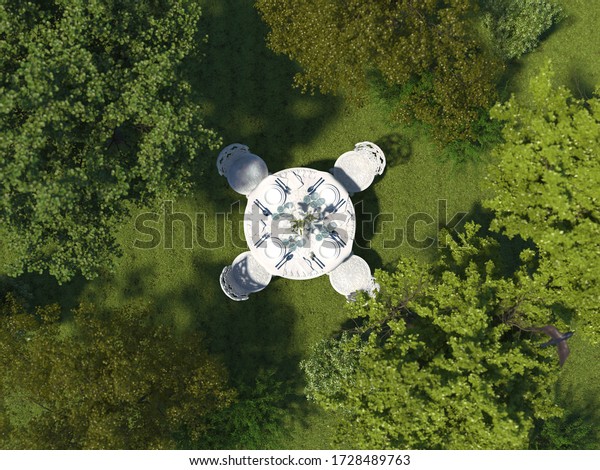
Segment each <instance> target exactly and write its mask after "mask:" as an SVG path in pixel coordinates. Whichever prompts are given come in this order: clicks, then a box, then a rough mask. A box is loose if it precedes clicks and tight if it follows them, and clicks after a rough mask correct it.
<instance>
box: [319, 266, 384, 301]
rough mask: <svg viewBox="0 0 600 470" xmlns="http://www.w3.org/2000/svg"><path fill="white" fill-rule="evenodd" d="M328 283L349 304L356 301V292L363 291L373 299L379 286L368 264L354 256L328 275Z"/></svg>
mask: <svg viewBox="0 0 600 470" xmlns="http://www.w3.org/2000/svg"><path fill="white" fill-rule="evenodd" d="M329 282H331V287H333V289H334V290H335V291H336V292H338V293H340V294H342V295H345V296H346V299H347V300H348V301H349V302H354V301H355V300H356V293H357V292H358V291H365V292H366V293H367V294H369V295H370V296H371V297H373V296H374V295H375V292H376V291H377V290H379V284H377V283H376V282H375V278H374V277H373V275H372V274H371V268H370V267H369V265H368V263H367V262H366V261H365V260H364V259H362V258H361V257H360V256H356V255H354V254H352V255H350V256H349V257H348V258H347V259H346V260H345V261H343V262H342V264H340V265H339V266H338V267H337V268H335V269H334V270H333V271H331V272H330V273H329Z"/></svg>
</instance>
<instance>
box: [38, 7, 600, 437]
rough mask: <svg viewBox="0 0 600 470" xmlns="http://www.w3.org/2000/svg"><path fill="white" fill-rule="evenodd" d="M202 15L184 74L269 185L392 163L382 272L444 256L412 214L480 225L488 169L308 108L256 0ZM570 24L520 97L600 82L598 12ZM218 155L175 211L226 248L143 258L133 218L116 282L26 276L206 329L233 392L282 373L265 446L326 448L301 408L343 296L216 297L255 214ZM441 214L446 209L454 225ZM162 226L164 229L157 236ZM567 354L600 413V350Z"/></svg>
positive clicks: (311, 284)
mask: <svg viewBox="0 0 600 470" xmlns="http://www.w3.org/2000/svg"><path fill="white" fill-rule="evenodd" d="M202 3H203V4H205V5H206V6H205V8H204V18H203V24H204V25H205V27H206V32H207V33H208V35H209V42H208V44H207V45H206V46H205V53H206V57H205V58H204V59H203V60H202V61H201V62H199V61H194V60H190V62H189V64H188V67H187V73H188V75H189V77H190V79H191V80H192V83H193V85H194V89H195V90H197V92H198V101H199V102H202V103H203V104H205V108H206V113H207V116H208V117H207V122H206V124H207V126H208V127H211V128H214V129H216V130H217V131H218V132H219V133H220V134H221V135H222V136H223V138H224V145H226V144H229V143H233V142H241V143H245V144H247V145H248V146H249V147H250V149H251V150H252V151H253V152H255V153H256V154H258V155H260V156H261V157H263V158H264V160H265V161H266V162H267V164H268V166H269V169H270V171H272V172H275V171H278V170H280V169H284V168H287V167H292V166H309V167H313V168H317V169H321V170H327V169H329V168H330V167H331V166H332V165H333V162H334V161H335V159H336V158H337V157H338V156H339V155H340V154H342V153H343V152H345V151H347V150H350V149H352V148H353V146H354V144H355V143H356V142H359V141H363V140H369V141H373V142H376V143H378V144H380V145H381V147H382V148H383V150H384V151H385V152H386V156H387V158H388V167H387V169H386V172H385V173H384V175H383V176H382V177H381V178H379V179H377V180H376V182H375V184H374V185H373V186H372V187H371V188H369V189H368V190H367V191H365V192H363V193H360V194H358V195H356V196H355V198H353V200H354V203H355V204H359V205H360V206H359V207H360V209H357V210H359V213H360V217H359V219H360V220H362V222H363V223H362V227H359V230H361V231H362V239H359V243H358V244H357V246H356V248H355V250H354V252H355V253H356V254H358V255H360V256H363V257H364V258H365V259H367V261H368V262H369V264H370V265H371V266H372V267H373V268H382V267H389V266H391V265H393V264H394V262H395V261H396V260H397V259H398V258H399V257H401V256H417V257H419V258H420V259H423V260H425V259H427V258H428V257H430V256H432V255H433V254H434V253H435V246H434V247H431V248H428V249H417V248H412V247H411V246H409V244H408V243H407V242H406V240H405V239H403V238H402V236H400V235H399V234H400V229H403V230H404V233H406V221H407V219H408V217H409V215H410V214H413V213H416V212H425V213H428V214H430V215H431V216H432V217H433V218H434V220H435V221H436V223H433V224H430V225H425V224H420V225H418V226H417V231H416V238H417V239H424V238H425V237H428V236H429V237H434V238H435V237H436V234H437V226H438V223H443V221H444V217H445V218H446V220H448V221H449V220H450V219H451V218H452V216H453V214H454V213H456V212H459V211H463V212H468V213H470V214H471V216H473V214H475V213H476V212H477V210H478V201H480V200H481V198H482V197H483V196H484V194H482V190H481V188H480V181H481V179H482V177H483V175H484V174H485V163H484V162H485V159H482V161H481V162H474V163H462V164H454V163H451V162H445V161H443V160H442V159H441V158H440V155H439V152H438V150H437V149H436V147H435V146H434V145H433V144H432V143H431V142H430V141H429V139H428V138H427V136H426V135H423V134H421V133H419V132H416V131H414V130H410V129H405V128H402V127H400V126H398V125H397V124H395V123H393V122H390V120H389V117H388V112H387V110H386V106H385V105H384V104H383V103H381V102H378V101H377V99H373V100H372V101H371V102H369V103H367V104H366V105H365V106H363V107H361V108H351V107H348V106H346V105H345V104H344V102H343V100H341V99H339V98H334V97H333V98H332V97H323V96H320V95H315V96H310V95H302V94H301V93H300V92H298V91H297V90H294V89H292V88H291V82H292V79H293V75H294V73H295V72H296V71H297V70H296V69H295V67H294V65H293V64H292V63H291V62H290V61H289V60H288V59H286V58H285V57H281V56H275V55H274V54H273V53H271V52H270V51H269V50H268V49H267V48H266V46H265V36H266V32H267V29H266V27H265V26H264V25H263V24H262V23H261V21H260V19H259V17H258V14H257V12H256V11H255V10H254V9H253V7H252V3H253V2H252V1H250V0H235V1H234V0H214V1H213V0H206V1H204V2H202ZM568 11H569V14H570V16H569V19H568V20H566V21H565V22H564V24H563V25H560V26H559V27H558V28H556V30H555V31H554V32H553V33H552V34H551V35H550V36H549V37H548V38H547V39H546V41H545V42H544V43H543V44H542V46H541V47H540V48H539V49H538V50H536V51H535V52H533V53H532V54H530V55H528V56H527V57H526V58H525V59H524V60H523V61H522V63H520V64H519V66H518V67H517V70H516V74H515V76H514V80H511V81H510V82H509V84H508V86H509V87H510V88H511V89H514V90H516V91H517V92H518V90H519V89H520V88H521V86H522V83H523V82H524V80H526V79H527V78H528V77H529V76H531V74H532V73H533V72H534V71H535V70H536V69H537V68H539V66H540V65H541V64H543V63H544V61H545V60H546V59H548V58H551V59H552V60H553V61H554V63H555V64H556V66H557V80H558V81H560V82H561V83H565V84H568V85H570V86H573V85H574V84H575V83H579V86H580V87H584V88H585V89H586V90H587V89H588V88H589V86H590V84H595V83H600V60H599V59H600V58H599V57H598V54H599V51H598V49H597V47H596V46H597V44H599V43H600V37H598V36H599V35H600V33H599V30H600V28H598V25H599V24H600V3H597V2H584V1H583V0H573V1H571V2H570V6H569V7H568ZM574 74H575V75H574ZM572 77H578V78H577V80H578V81H576V82H574V81H573V79H572ZM216 156H217V152H215V153H214V154H213V155H206V156H205V162H204V163H203V165H202V166H203V172H202V174H199V175H198V179H197V181H198V187H197V189H196V190H195V192H194V194H192V195H190V196H189V197H187V198H184V199H181V200H177V201H174V204H173V208H174V210H175V211H178V212H185V213H186V214H188V215H189V216H190V217H191V218H192V220H194V219H195V217H196V215H197V214H204V215H205V218H206V224H205V226H204V227H201V228H199V229H198V230H197V232H196V233H195V234H194V235H195V236H196V237H202V238H203V239H205V240H208V241H211V240H212V241H215V240H216V241H217V242H216V243H215V245H216V247H215V248H212V249H207V248H204V249H203V248H200V247H199V246H198V245H197V244H196V245H195V246H194V248H193V249H187V248H185V247H184V233H183V232H184V226H183V224H182V223H177V224H176V225H175V236H174V244H173V248H172V249H169V248H165V247H164V244H161V246H159V247H157V248H155V249H151V250H140V249H135V248H133V242H134V240H135V238H136V236H138V235H136V232H135V228H134V218H132V220H130V221H128V222H127V223H126V224H125V225H124V226H123V228H122V230H121V232H120V233H119V240H120V242H121V243H122V245H123V249H124V256H123V257H122V258H121V259H120V260H119V264H118V267H117V271H116V273H115V274H114V275H110V276H109V275H107V276H103V277H101V278H99V279H97V280H95V281H92V282H83V281H80V280H77V281H73V282H71V283H69V284H67V285H63V286H57V285H56V284H55V283H53V282H52V281H51V280H49V279H47V278H46V277H40V276H27V278H29V280H30V282H31V285H32V286H33V287H32V292H33V293H34V296H35V300H36V301H37V302H38V303H49V302H52V301H59V302H61V304H62V305H63V306H65V308H67V309H68V308H69V307H72V306H74V305H76V304H77V303H78V302H79V301H82V300H89V301H92V302H94V303H96V304H97V305H99V306H101V307H105V308H110V307H112V306H118V305H122V304H123V303H127V302H148V303H150V304H152V305H154V306H155V309H156V312H157V319H159V320H160V321H165V322H169V323H172V324H173V325H174V326H175V327H176V328H178V329H187V328H200V329H202V330H203V331H205V332H206V334H207V336H208V339H209V343H210V346H211V349H212V351H213V352H214V353H216V354H219V355H220V356H221V357H222V358H223V360H224V361H225V363H226V364H227V366H228V368H229V370H230V374H231V377H232V379H233V381H234V383H246V384H252V383H253V381H254V379H255V378H256V376H257V374H258V372H259V370H273V371H275V373H276V375H277V377H278V378H279V379H280V380H282V381H283V382H285V383H287V384H288V385H289V386H290V389H291V390H292V391H293V393H292V394H290V396H289V400H288V404H287V409H288V410H289V413H288V418H287V419H286V423H285V428H286V435H285V437H284V438H280V439H279V440H272V441H265V442H266V444H265V445H271V446H276V447H282V448H291V449H294V448H328V447H329V446H330V445H331V436H332V434H333V433H332V428H333V427H334V425H335V420H336V419H337V418H336V417H335V416H330V415H328V414H327V413H324V412H322V411H320V410H318V409H316V408H315V407H312V406H311V405H310V404H308V403H307V402H306V400H305V399H304V398H303V396H302V387H303V384H302V375H301V373H300V371H299V369H298V363H299V361H300V360H301V359H302V358H303V357H304V356H305V354H306V353H307V351H308V349H309V348H310V347H311V346H312V345H313V344H314V343H315V342H316V341H318V340H319V339H321V338H325V337H327V336H330V335H331V333H332V332H334V331H336V330H338V329H339V328H340V327H341V326H342V325H343V323H344V322H345V321H347V320H348V316H347V313H346V311H345V308H344V306H345V299H344V298H343V297H342V296H340V295H338V294H336V293H335V292H334V291H333V290H332V288H331V286H330V285H329V281H328V278H327V277H320V278H317V279H314V280H310V281H300V282H299V281H290V280H286V279H281V278H274V279H273V281H272V282H271V285H269V286H268V288H267V289H265V290H264V291H262V292H260V293H258V294H255V295H253V296H252V297H251V298H250V300H249V301H246V302H232V301H229V300H228V299H227V298H226V297H225V296H224V295H223V293H222V292H221V289H220V286H219V274H220V272H221V270H222V268H223V266H225V265H226V264H229V263H230V262H231V261H232V260H233V258H234V257H235V256H236V255H237V254H238V253H241V252H242V251H246V249H247V248H245V247H244V243H243V236H242V237H241V239H240V234H242V232H241V228H240V222H241V220H242V213H243V208H244V206H245V202H246V201H245V198H243V199H242V198H240V196H239V195H238V194H236V193H235V192H233V191H232V190H231V189H229V187H228V185H227V182H226V180H225V179H224V178H220V177H219V176H218V173H217V171H216V167H215V161H216ZM440 201H445V202H442V203H440ZM440 204H443V205H442V206H440ZM440 207H445V216H444V215H443V214H442V213H441V211H440ZM226 213H229V214H230V217H229V218H227V216H226V215H225V214H226ZM380 213H386V214H393V220H392V221H390V222H385V223H382V219H381V218H380V219H378V220H373V217H374V216H375V215H377V214H380ZM215 214H222V215H218V216H216V215H215ZM163 220H164V218H163V217H162V216H161V220H160V222H159V224H158V227H159V228H160V227H161V224H162V221H163ZM219 240H222V243H219V242H218V241H219ZM394 240H395V242H394ZM570 341H571V343H572V345H573V357H572V358H571V359H570V360H569V361H568V362H567V364H566V366H565V368H564V370H563V372H562V373H561V374H562V375H561V379H560V387H559V388H560V394H561V395H560V397H562V398H561V399H564V398H565V397H566V394H567V393H571V392H568V391H569V390H571V391H574V392H573V393H574V395H573V397H574V398H573V399H574V403H576V405H577V406H580V405H581V406H584V405H586V404H588V403H591V402H592V401H594V400H595V401H594V403H596V404H597V398H595V397H597V396H600V385H599V384H600V380H599V377H598V373H599V372H598V370H597V367H595V365H596V364H598V363H599V362H598V360H599V359H600V357H599V354H598V349H597V348H595V347H592V346H591V345H588V344H587V343H586V342H585V338H579V337H578V336H577V335H575V336H574V338H573V339H572V340H570ZM581 384H585V387H584V386H582V385H581ZM567 405H569V404H567ZM594 419H596V420H598V419H600V417H598V416H597V415H595V416H594ZM597 422H598V421H597Z"/></svg>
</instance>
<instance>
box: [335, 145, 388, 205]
mask: <svg viewBox="0 0 600 470" xmlns="http://www.w3.org/2000/svg"><path fill="white" fill-rule="evenodd" d="M385 163H386V162H385V155H384V154H383V151H382V150H381V149H380V148H379V147H378V146H377V145H375V144H374V143H373V142H359V143H357V144H356V145H355V146H354V150H351V151H350V152H346V153H344V154H342V155H340V157H339V158H338V159H337V161H336V162H335V165H334V167H333V168H332V169H331V170H330V171H331V173H332V174H333V176H334V177H335V179H337V180H338V181H339V182H340V183H342V185H343V186H344V188H346V190H347V191H348V193H350V195H352V194H354V193H357V192H360V191H363V190H365V189H367V188H368V187H369V186H371V184H372V183H373V180H374V179H375V175H381V174H383V170H384V169H385Z"/></svg>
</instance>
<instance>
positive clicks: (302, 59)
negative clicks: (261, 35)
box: [256, 0, 502, 143]
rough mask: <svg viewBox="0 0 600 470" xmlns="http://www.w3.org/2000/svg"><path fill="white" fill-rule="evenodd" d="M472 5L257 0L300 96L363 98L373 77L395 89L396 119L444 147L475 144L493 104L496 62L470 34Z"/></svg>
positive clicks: (461, 0) (468, 0) (467, 0)
mask: <svg viewBox="0 0 600 470" xmlns="http://www.w3.org/2000/svg"><path fill="white" fill-rule="evenodd" d="M476 3H477V2H476V1H474V0H452V1H449V0H444V1H438V0H424V1H419V2H415V1H413V0H398V1H395V2H365V1H363V0H325V1H321V0H319V1H317V0H300V1H295V2H282V1H281V0H257V2H256V6H257V8H258V9H259V11H260V13H261V14H262V17H263V19H264V20H265V22H266V23H267V24H268V25H269V26H270V28H271V29H270V32H269V35H268V44H269V47H271V48H272V49H273V50H274V51H275V52H278V53H283V54H286V55H288V56H289V57H290V58H291V59H292V60H295V61H297V62H298V63H299V64H300V66H301V68H302V72H301V73H299V74H298V75H297V76H296V78H295V82H296V84H297V85H298V86H300V87H302V88H303V89H304V90H308V89H311V90H312V89H315V88H318V89H320V90H321V91H322V92H324V93H331V92H341V93H345V94H347V95H352V94H354V95H356V94H359V95H360V94H364V91H365V90H366V88H367V85H368V77H369V75H370V74H373V73H375V74H376V75H379V76H381V77H382V78H383V80H384V81H385V82H386V83H387V84H388V86H390V87H393V86H398V87H401V93H400V94H399V95H398V97H397V102H398V104H399V105H400V110H401V111H400V114H399V115H400V117H402V118H403V119H405V120H411V119H413V118H416V119H418V120H420V121H422V122H424V123H426V124H428V125H430V126H432V128H433V131H434V135H435V136H436V138H437V139H438V140H439V141H441V142H443V143H447V142H451V141H457V140H470V141H475V140H476V139H477V137H478V136H477V133H478V131H479V128H480V127H481V120H482V118H485V117H486V111H487V109H488V108H489V107H490V106H491V104H492V103H493V102H494V100H495V96H496V91H495V83H496V81H497V79H498V77H499V74H500V72H501V70H502V64H501V62H500V61H499V60H497V59H495V58H494V57H492V56H490V55H489V54H487V53H486V52H485V50H484V49H483V47H482V46H481V44H482V43H481V41H479V38H478V36H477V35H476V33H475V32H474V31H475V28H474V27H473V24H472V23H473V21H472V19H473V17H474V15H475V13H476V6H477V5H476Z"/></svg>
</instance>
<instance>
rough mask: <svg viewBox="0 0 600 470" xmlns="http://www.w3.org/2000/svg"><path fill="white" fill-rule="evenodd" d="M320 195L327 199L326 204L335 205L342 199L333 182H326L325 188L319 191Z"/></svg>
mask: <svg viewBox="0 0 600 470" xmlns="http://www.w3.org/2000/svg"><path fill="white" fill-rule="evenodd" d="M318 193H319V197H322V198H323V199H325V205H327V206H332V205H335V204H336V203H337V202H338V201H339V200H340V191H339V189H338V188H336V187H335V186H333V185H332V184H324V185H323V189H322V190H321V191H318Z"/></svg>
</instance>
